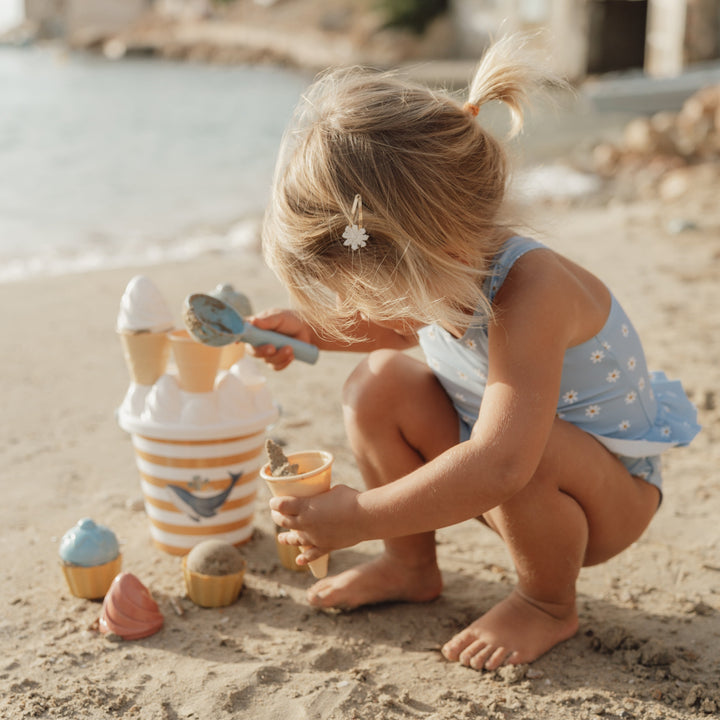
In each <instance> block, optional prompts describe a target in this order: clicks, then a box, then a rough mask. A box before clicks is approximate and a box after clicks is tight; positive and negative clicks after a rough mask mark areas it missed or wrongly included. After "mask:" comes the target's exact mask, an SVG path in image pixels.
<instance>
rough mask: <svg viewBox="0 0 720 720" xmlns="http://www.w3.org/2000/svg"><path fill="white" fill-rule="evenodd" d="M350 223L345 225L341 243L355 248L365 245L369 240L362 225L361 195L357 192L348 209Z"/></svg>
mask: <svg viewBox="0 0 720 720" xmlns="http://www.w3.org/2000/svg"><path fill="white" fill-rule="evenodd" d="M350 223H351V224H350V225H346V226H345V232H344V233H343V234H342V236H343V237H344V238H345V242H344V243H343V245H345V246H347V247H349V248H352V250H353V251H354V250H357V249H358V248H361V247H365V245H367V241H368V240H369V237H368V234H367V232H365V228H364V227H363V220H362V196H361V195H360V193H358V194H357V195H356V196H355V199H354V200H353V205H352V210H351V211H350Z"/></svg>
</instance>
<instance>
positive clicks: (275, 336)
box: [241, 322, 319, 365]
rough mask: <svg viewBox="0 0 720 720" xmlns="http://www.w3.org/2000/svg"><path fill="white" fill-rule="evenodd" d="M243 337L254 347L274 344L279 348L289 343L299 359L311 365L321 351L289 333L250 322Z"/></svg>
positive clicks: (246, 324) (247, 323)
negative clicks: (264, 327)
mask: <svg viewBox="0 0 720 720" xmlns="http://www.w3.org/2000/svg"><path fill="white" fill-rule="evenodd" d="M241 337H242V340H243V342H246V343H250V345H253V346H254V347H258V346H259V345H274V346H275V347H276V348H278V349H279V348H281V347H285V345H289V346H290V347H291V348H292V350H293V354H294V355H295V357H296V358H297V359H298V360H302V361H303V362H306V363H309V364H310V365H313V364H314V363H315V362H316V361H317V359H318V355H319V351H318V349H317V347H316V346H315V345H311V344H310V343H306V342H302V341H301V340H296V339H295V338H293V337H290V336H289V335H283V334H282V333H278V332H273V331H272V330H261V329H260V328H259V327H255V326H254V325H253V324H252V323H249V322H246V323H245V327H244V329H243V332H242V336H241Z"/></svg>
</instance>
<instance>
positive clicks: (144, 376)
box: [120, 332, 170, 385]
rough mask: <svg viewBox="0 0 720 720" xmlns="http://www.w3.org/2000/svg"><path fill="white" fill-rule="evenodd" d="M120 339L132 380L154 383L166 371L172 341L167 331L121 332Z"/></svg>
mask: <svg viewBox="0 0 720 720" xmlns="http://www.w3.org/2000/svg"><path fill="white" fill-rule="evenodd" d="M120 341H121V342H122V346H123V353H124V354H125V363H126V364H127V367H128V371H129V372H130V377H131V378H132V381H133V382H135V383H137V384H138V385H153V384H154V383H155V382H156V381H157V379H158V378H159V377H160V376H161V375H162V374H163V373H164V372H165V368H166V367H167V361H168V355H169V353H170V341H169V339H168V334H167V333H165V332H161V333H158V332H121V333H120Z"/></svg>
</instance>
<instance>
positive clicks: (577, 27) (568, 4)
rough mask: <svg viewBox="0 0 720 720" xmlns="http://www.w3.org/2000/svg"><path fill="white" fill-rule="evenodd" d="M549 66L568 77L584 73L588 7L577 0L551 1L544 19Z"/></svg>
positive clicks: (586, 60)
mask: <svg viewBox="0 0 720 720" xmlns="http://www.w3.org/2000/svg"><path fill="white" fill-rule="evenodd" d="M548 27H549V30H550V43H551V45H550V48H551V51H552V55H551V57H552V63H553V69H554V70H555V71H556V72H558V73H559V74H561V75H563V76H564V77H567V78H569V79H571V80H578V79H581V78H583V77H585V75H586V74H587V62H588V10H587V4H586V3H585V2H578V0H552V4H551V9H550V17H549V22H548Z"/></svg>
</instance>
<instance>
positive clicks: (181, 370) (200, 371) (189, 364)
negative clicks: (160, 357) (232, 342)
mask: <svg viewBox="0 0 720 720" xmlns="http://www.w3.org/2000/svg"><path fill="white" fill-rule="evenodd" d="M170 347H171V348H172V353H173V357H174V358H175V364H176V365H177V371H178V380H179V382H180V387H181V389H183V390H185V391H186V392H191V393H206V392H212V391H213V388H214V387H215V375H217V372H218V369H219V368H220V356H221V355H222V348H221V347H212V346H210V345H203V344H202V343H199V342H198V341H197V340H195V339H194V338H192V337H191V336H190V333H188V331H187V330H173V331H172V332H171V333H170Z"/></svg>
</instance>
